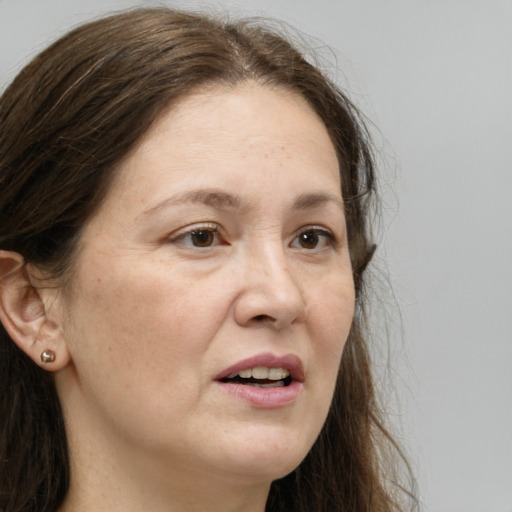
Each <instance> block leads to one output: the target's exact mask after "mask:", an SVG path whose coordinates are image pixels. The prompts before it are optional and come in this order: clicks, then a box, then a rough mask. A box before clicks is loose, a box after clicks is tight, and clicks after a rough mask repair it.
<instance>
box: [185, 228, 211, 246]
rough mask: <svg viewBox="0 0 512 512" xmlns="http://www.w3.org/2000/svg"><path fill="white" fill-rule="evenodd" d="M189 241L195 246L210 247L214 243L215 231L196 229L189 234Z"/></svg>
mask: <svg viewBox="0 0 512 512" xmlns="http://www.w3.org/2000/svg"><path fill="white" fill-rule="evenodd" d="M189 237H190V243H191V245H193V246H195V247H210V246H211V245H213V244H214V243H215V239H216V231H213V230H211V229H196V230H194V231H192V232H190V234H189Z"/></svg>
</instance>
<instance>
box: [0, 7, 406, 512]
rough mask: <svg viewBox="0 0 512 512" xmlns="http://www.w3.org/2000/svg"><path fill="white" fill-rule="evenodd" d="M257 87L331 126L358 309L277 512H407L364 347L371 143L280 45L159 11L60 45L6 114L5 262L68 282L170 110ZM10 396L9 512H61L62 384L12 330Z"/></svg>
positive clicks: (85, 31)
mask: <svg viewBox="0 0 512 512" xmlns="http://www.w3.org/2000/svg"><path fill="white" fill-rule="evenodd" d="M249 80H250V81H255V82H257V83H260V84H264V85H268V86H279V87H285V88H288V89H291V90H293V91H295V92H298V93H299V94H301V95H302V96H303V97H304V98H305V99H306V100H307V101H308V102H309V104H310V105H311V107H312V108H313V109H314V110H315V111H316V112H317V114H318V115H319V116H320V118H321V119H322V120H323V122H324V124H325V126H326V127H327V130H328V132H329V134H330V136H331V139H332V142H333V144H334V146H335V149H336V151H337V155H338V159H339V166H340V176H341V182H342V191H343V197H344V201H345V205H346V218H347V227H348V238H349V247H350V254H351V260H352V266H353V271H354V281H355V287H356V296H357V300H356V316H355V318H354V322H353V325H352V329H351V332H350V335H349V339H348V341H347V343H346V346H345V349H344V353H343V357H342V362H341V366H340V372H339V377H338V382H337V387H336V391H335V395H334V399H333V403H332V406H331V409H330V412H329V415H328V418H327V422H326V424H325V426H324V427H323V430H322V432H321V434H320V436H319V438H318V440H317V441H316V443H315V445H314V446H313V448H312V449H311V451H310V453H309V454H308V456H307V457H306V458H305V460H304V461H303V462H302V463H301V464H300V466H299V467H298V468H297V469H296V470H295V471H294V472H292V473H291V474H289V475H288V476H286V477H284V478H283V479H281V480H278V481H276V482H274V483H273V484H272V487H271V491H270V496H269V499H268V503H267V511H269V512H270V511H272V512H284V511H287V512H289V511H296V512H333V511H347V512H348V511H350V512H363V511H379V512H390V511H397V510H403V509H402V508H400V505H399V494H400V492H399V491H400V487H399V486H398V485H394V484H393V482H392V483H391V484H390V482H389V473H386V469H385V468H386V457H387V456H386V454H387V453H388V451H387V450H386V449H384V447H385V446H386V445H387V446H391V447H393V446H394V447H395V448H396V445H395V444H394V443H393V441H392V439H391V437H390V436H389V434H388V433H387V432H386V430H385V429H384V428H383V427H382V423H381V419H380V418H381V416H380V412H379V410H378V406H377V402H376V398H375V392H374V386H373V381H372V374H371V370H370V360H369V355H368V350H367V346H366V344H365V335H364V333H365V322H364V304H365V301H366V298H365V279H364V276H365V274H364V271H365V268H366V266H367V264H368V263H369V261H370V259H371V257H372V254H373V251H374V245H373V244H372V241H371V238H370V231H369V228H370V226H369V217H370V214H371V211H372V204H373V201H374V199H375V183H374V167H373V161H372V155H371V150H370V145H369V142H368V136H367V132H366V130H365V128H364V124H363V123H362V122H361V119H360V116H359V114H358V112H357V110H356V109H355V108H354V106H353V105H352V104H351V103H350V101H349V100H348V99H347V97H346V96H345V95H344V94H343V93H342V92H341V90H340V89H339V88H337V87H336V86H335V85H334V84H333V83H331V82H330V81H329V80H328V79H327V78H326V77H325V76H324V75H323V74H322V73H321V72H320V71H319V70H318V69H317V68H316V67H314V66H313V65H312V64H310V63H309V62H308V61H307V60H306V59H305V58H304V57H303V55H301V53H300V52H298V51H297V50H295V49H294V48H293V47H292V46H291V44H290V43H289V42H288V41H287V40H285V39H284V38H283V37H282V36H280V35H278V34H277V33H275V32H273V31H271V30H268V29H265V28H262V27H261V25H260V24H259V23H256V24H255V23H250V22H236V23H231V22H229V21H227V22H224V21H221V20H219V19H215V18H209V17H205V16H202V15H195V14H191V13H184V12H179V11H174V10H171V9H167V8H158V9H137V10H133V11H128V12H124V13H120V14H116V15H113V16H110V17H107V18H103V19H101V20H98V21H94V22H92V23H89V24H86V25H84V26H82V27H79V28H78V29H75V30H74V31H72V32H70V33H69V34H67V35H66V36H64V37H63V38H61V39H60V40H58V41H57V42H56V43H54V44H53V45H52V46H50V47H49V48H48V49H47V50H45V51H44V52H43V53H41V54H40V55H39V56H37V57H36V58H35V59H34V60H33V61H32V62H31V63H30V64H28V65H27V66H26V68H25V69H23V70H22V71H21V72H20V73H19V75H18V76H17V77H16V78H15V80H14V81H13V83H12V84H11V85H10V87H9V88H8V89H7V90H6V91H5V93H4V94H3V96H2V98H1V99H0V133H1V135H0V249H6V250H12V251H17V252H19V253H20V254H21V255H22V256H23V257H24V259H25V261H26V262H29V263H32V264H34V265H37V266H40V267H41V268H44V269H45V270H46V271H47V272H50V273H52V274H53V275H59V276H61V277H62V278H63V279H66V276H69V275H70V272H71V270H70V269H71V268H72V262H73V255H74V251H75V250H77V246H78V244H77V241H78V240H79V237H80V231H81V228H82V226H83V225H84V223H85V221H86V220H87V219H88V217H89V216H90V215H91V213H92V212H93V211H94V210H95V209H96V208H97V207H98V205H99V204H100V202H101V200H102V198H103V197H104V195H105V193H106V191H107V190H108V187H109V183H110V182H111V180H112V176H113V173H114V172H115V169H116V164H118V163H119V162H120V161H121V159H123V158H124V157H126V155H127V154H128V153H129V152H130V151H131V150H132V149H133V148H134V145H135V143H136V142H137V141H138V140H139V139H140V138H141V136H142V135H143V134H144V133H146V131H147V130H148V128H149V126H150V125H151V124H152V123H153V122H154V121H155V120H156V119H157V118H158V116H159V115H160V114H161V113H163V112H164V111H166V109H167V108H168V107H169V104H171V103H172V102H173V101H174V100H176V99H178V98H180V97H182V96H184V95H186V94H188V93H189V92H190V91H191V90H192V89H193V88H197V87H201V86H202V85H207V84H212V83H221V84H229V85H236V84H238V83H241V82H244V81H249ZM0 389H1V398H0V404H1V405H0V407H1V409H0V417H1V420H0V422H1V424H0V509H1V510H2V511H4V512H14V511H22V510H23V511H34V512H36V511H37V512H41V511H48V512H53V511H55V510H56V509H58V508H59V506H60V504H61V503H62V501H63V500H64V498H65V495H66V492H67V487H68V482H69V463H68V452H67V445H66V434H65V425H64V421H63V418H62V413H61V410H60V405H59V400H58V397H57V393H56V391H55V387H54V384H53V380H52V378H51V375H50V374H48V373H46V372H44V371H43V370H41V369H40V368H39V367H37V366H36V365H35V364H34V363H33V362H32V361H31V360H30V359H29V358H28V357H26V356H25V355H24V354H23V353H22V351H21V350H19V349H18V348H17V347H16V346H15V344H14V343H13V341H12V340H11V339H10V338H9V336H8V335H7V333H6V331H5V330H4V329H3V327H1V326H0ZM397 450H398V448H397Z"/></svg>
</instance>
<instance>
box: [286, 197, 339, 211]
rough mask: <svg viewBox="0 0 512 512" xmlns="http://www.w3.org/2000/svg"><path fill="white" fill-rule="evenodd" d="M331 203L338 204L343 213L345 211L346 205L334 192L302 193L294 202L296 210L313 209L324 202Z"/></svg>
mask: <svg viewBox="0 0 512 512" xmlns="http://www.w3.org/2000/svg"><path fill="white" fill-rule="evenodd" d="M327 203H331V204H334V205H336V206H337V207H338V208H339V209H340V210H341V211H342V212H343V213H344V212H345V207H344V206H343V201H342V200H341V199H340V198H339V197H337V196H335V195H332V194H324V193H323V192H318V193H309V194H302V195H300V196H299V197H298V198H297V199H296V200H295V202H294V203H293V209H294V210H312V209H314V208H319V207H320V206H323V205H324V204H327Z"/></svg>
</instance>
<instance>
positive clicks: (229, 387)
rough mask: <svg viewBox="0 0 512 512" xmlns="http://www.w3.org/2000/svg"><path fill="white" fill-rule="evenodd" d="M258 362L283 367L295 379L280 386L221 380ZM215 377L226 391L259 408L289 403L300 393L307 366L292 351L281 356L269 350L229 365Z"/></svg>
mask: <svg viewBox="0 0 512 512" xmlns="http://www.w3.org/2000/svg"><path fill="white" fill-rule="evenodd" d="M255 366H265V367H267V368H284V369H286V370H288V371H289V372H290V376H291V377H292V379H293V380H292V382H291V383H290V384H289V385H288V386H283V387H278V388H257V387H254V386H250V385H245V384H240V383H237V382H222V379H225V378H226V377H227V376H228V375H231V374H232V373H237V372H239V371H240V370H246V369H248V368H254V367H255ZM215 381H216V382H217V383H218V384H219V385H220V386H222V388H223V389H224V390H225V391H227V392H228V393H230V394H231V395H233V396H235V397H236V398H238V399H242V400H244V401H246V402H248V403H249V404H250V405H251V406H253V407H255V408H257V409H277V408H279V407H284V406H286V405H290V404H291V403H293V402H294V401H295V400H296V399H297V397H298V396H299V394H300V392H301V391H302V388H303V382H304V366H303V365H302V361H301V360H300V359H299V358H298V357H297V356H294V355H291V354H290V355H286V356H282V357H279V356H275V355H273V354H270V353H267V354H259V355H256V356H254V357H250V358H248V359H244V360H243V361H239V362H237V363H235V364H234V365H232V366H230V367H229V368H226V369H225V370H223V371H222V372H221V373H220V374H219V375H218V376H217V377H216V378H215Z"/></svg>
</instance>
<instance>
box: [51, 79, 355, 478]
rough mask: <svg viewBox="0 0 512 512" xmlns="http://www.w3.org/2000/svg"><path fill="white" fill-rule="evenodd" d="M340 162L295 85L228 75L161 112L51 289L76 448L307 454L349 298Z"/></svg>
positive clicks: (247, 471) (236, 457) (246, 465)
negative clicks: (68, 271)
mask: <svg viewBox="0 0 512 512" xmlns="http://www.w3.org/2000/svg"><path fill="white" fill-rule="evenodd" d="M338 172H339V171H338V161H337V158H336V154H335V151H334V148H333V145H332V143H331V141H330V139H329V136H328V134H327V131H326V129H325V127H324V125H323V124H322V122H321V121H320V120H319V119H318V118H317V116H316V115H315V114H314V112H313V111H312V110H311V109H310V107H309V106H308V105H307V104H306V103H305V101H304V100H302V99H301V98H300V97H299V96H296V95H294V94H293V93H290V92H287V91H283V90H276V89H271V88H268V87H263V86H258V85H254V84H248V85H244V86H240V87H237V88H234V89H227V88H221V87H220V86H219V87H217V88H213V89H211V90H210V91H209V92H203V93H198V94H194V95H191V96H189V97H187V98H186V99H184V100H182V101H181V102H179V103H178V104H177V105H174V106H173V107H172V108H171V109H170V110H169V112H168V113H165V114H164V115H163V116H162V117H161V119H160V120H159V121H158V122H156V124H155V125H154V126H153V127H152V128H151V130H150V131H149V133H148V134H147V135H146V136H145V138H144V139H143V141H142V142H141V143H140V145H139V146H138V147H137V149H136V150H135V151H134V152H133V153H132V154H131V155H130V156H129V157H128V158H127V159H126V160H125V161H124V162H123V163H122V165H121V166H120V168H119V173H118V174H117V176H116V180H115V181H114V183H113V186H112V188H111V190H110V192H109V194H108V195H107V198H106V200H105V202H104V203H103V204H102V206H101V207H100V208H99V210H98V211H97V213H96V214H95V215H94V216H93V218H92V219H91V220H90V221H89V222H88V224H87V225H86V226H85V230H84V232H83V236H82V239H81V247H80V251H79V255H78V259H77V262H76V275H75V278H74V281H73V284H72V288H71V290H70V292H69V293H68V294H63V295H62V297H61V298H60V299H59V300H61V306H62V307H61V308H59V309H60V310H61V311H63V315H62V318H63V328H62V331H63V336H64V338H65V340H66V343H67V346H68V348H69V351H70V354H71V363H70V364H69V365H68V366H67V367H66V368H64V369H63V370H62V371H60V372H59V373H58V374H57V386H58V391H59V394H60V397H61V401H62V403H63V407H64V412H65V417H66V421H67V423H68V428H69V431H70V442H71V448H72V453H73V446H80V447H81V448H80V449H81V450H82V451H83V452H85V451H86V450H89V451H90V452H91V453H94V454H96V456H97V454H98V453H102V454H103V456H104V458H105V460H107V459H108V460H109V461H110V462H109V464H112V467H115V466H116V464H115V462H116V460H117V462H120V461H121V460H123V461H124V462H130V461H132V462H133V461H135V460H137V463H138V464H142V465H143V466H146V467H147V468H150V467H155V466H154V463H155V462H158V465H159V466H158V467H162V468H164V467H166V468H179V469H180V471H181V472H182V474H185V473H186V472H187V471H190V472H192V473H193V472H195V473H196V474H201V473H202V472H203V473H204V472H206V471H208V472H209V473H210V474H212V471H214V472H215V474H216V475H228V474H231V475H233V477H235V476H236V477H237V478H242V477H243V478H252V479H258V480H260V481H264V480H268V481H270V480H272V479H275V478H278V477H281V476H283V475H285V474H286V473H288V472H290V471H291V470H292V469H293V468H294V467H295V466H296V465H297V464H299V462H300V461H301V460H302V459H303V457H304V456H305V455H306V454H307V452H308V451H309V449H310V448H311V446H312V444H313V442H314V440H315V438H316V437H317V435H318V434H319V431H320V429H321V427H322V425H323V423H324V420H325V417H326V414H327V412H328V409H329V405H330V402H331V398H332V393H333V389H334V385H335V381H336V376H337V371H338V366H339V362H340V357H341V353H342V349H343V346H344V343H345V340H346V338H347V335H348V332H349V328H350V325H351V321H352V316H353V311H354V288H353V281H352V271H351V266H350V260H349V252H348V247H347V237H346V228H345V220H344V213H343V205H342V197H341V191H340V178H339V174H338ZM64 297H65V298H64ZM148 471H150V470H148Z"/></svg>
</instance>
